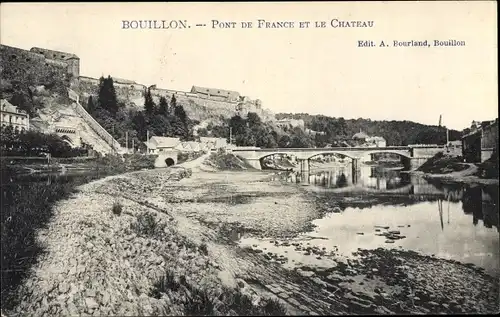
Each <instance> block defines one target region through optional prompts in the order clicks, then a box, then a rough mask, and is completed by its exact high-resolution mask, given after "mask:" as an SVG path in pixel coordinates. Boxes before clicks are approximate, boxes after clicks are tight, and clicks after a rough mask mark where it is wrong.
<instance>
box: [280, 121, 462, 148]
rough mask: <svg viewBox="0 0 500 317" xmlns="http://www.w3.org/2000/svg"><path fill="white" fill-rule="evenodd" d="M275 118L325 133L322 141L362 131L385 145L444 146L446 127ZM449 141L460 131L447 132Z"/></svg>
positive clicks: (393, 122)
mask: <svg viewBox="0 0 500 317" xmlns="http://www.w3.org/2000/svg"><path fill="white" fill-rule="evenodd" d="M275 116H276V119H278V120H280V119H284V118H292V119H296V120H300V119H302V120H304V125H305V127H306V128H309V129H311V130H314V131H323V132H326V136H325V137H324V139H325V140H324V141H325V142H332V141H333V140H335V139H342V138H351V137H352V136H353V135H354V134H355V133H358V132H360V131H363V132H364V133H366V134H368V135H370V136H381V137H383V138H384V139H385V140H386V141H387V145H408V144H444V143H446V128H445V127H439V126H435V125H425V124H421V123H416V122H412V121H407V120H405V121H396V120H391V121H386V120H383V121H376V120H370V119H363V118H359V119H344V118H334V117H328V116H324V115H310V114H307V113H278V114H276V115H275ZM448 133H449V140H450V141H453V140H460V137H461V135H462V132H461V131H457V130H449V132H448Z"/></svg>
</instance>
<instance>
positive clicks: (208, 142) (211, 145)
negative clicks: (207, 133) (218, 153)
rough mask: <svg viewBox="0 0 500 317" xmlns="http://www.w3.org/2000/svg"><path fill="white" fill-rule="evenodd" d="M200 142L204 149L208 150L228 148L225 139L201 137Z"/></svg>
mask: <svg viewBox="0 0 500 317" xmlns="http://www.w3.org/2000/svg"><path fill="white" fill-rule="evenodd" d="M200 142H201V144H202V148H204V149H208V150H213V149H225V148H227V146H228V144H227V140H226V139H225V138H209V137H200Z"/></svg>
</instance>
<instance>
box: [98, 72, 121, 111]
mask: <svg viewBox="0 0 500 317" xmlns="http://www.w3.org/2000/svg"><path fill="white" fill-rule="evenodd" d="M99 82H100V85H99V99H98V102H99V107H101V108H103V109H106V110H107V111H109V113H111V114H113V115H114V114H116V112H118V101H117V99H116V91H115V87H114V84H113V78H111V76H108V78H103V77H101V78H100V80H99Z"/></svg>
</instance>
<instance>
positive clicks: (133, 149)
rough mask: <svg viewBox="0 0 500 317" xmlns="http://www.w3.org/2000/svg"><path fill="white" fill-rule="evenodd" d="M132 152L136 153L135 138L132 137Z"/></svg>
mask: <svg viewBox="0 0 500 317" xmlns="http://www.w3.org/2000/svg"><path fill="white" fill-rule="evenodd" d="M132 154H135V146H134V139H132Z"/></svg>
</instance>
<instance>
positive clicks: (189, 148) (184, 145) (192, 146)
mask: <svg viewBox="0 0 500 317" xmlns="http://www.w3.org/2000/svg"><path fill="white" fill-rule="evenodd" d="M200 145H201V143H200V142H195V141H189V142H181V143H179V145H178V146H177V147H176V149H177V150H179V151H181V152H200V151H201V150H202V149H201V146H200Z"/></svg>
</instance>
